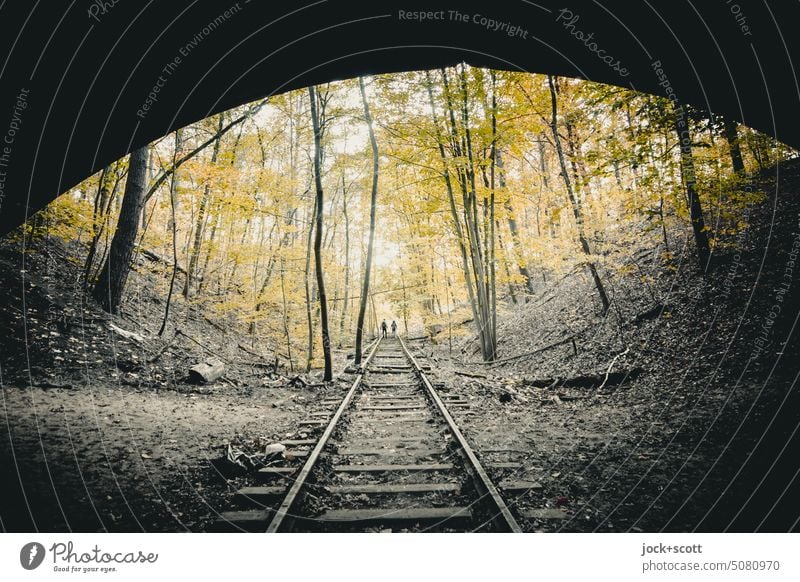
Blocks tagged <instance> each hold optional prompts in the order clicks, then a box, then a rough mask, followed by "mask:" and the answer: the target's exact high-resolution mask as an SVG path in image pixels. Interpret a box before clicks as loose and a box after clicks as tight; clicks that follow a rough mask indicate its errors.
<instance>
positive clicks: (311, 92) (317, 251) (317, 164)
mask: <svg viewBox="0 0 800 582" xmlns="http://www.w3.org/2000/svg"><path fill="white" fill-rule="evenodd" d="M308 96H309V98H310V99H311V123H312V125H313V127H314V183H315V186H316V188H317V198H316V204H315V205H314V206H315V214H316V217H315V218H316V225H315V228H316V233H315V236H314V263H315V265H316V271H317V291H318V293H319V308H320V318H321V324H322V355H323V357H324V359H325V373H324V376H323V381H325V382H330V381H331V380H333V361H332V359H331V337H330V329H329V328H328V298H327V296H326V295H325V276H324V269H323V265H322V228H323V225H324V219H325V205H324V192H323V190H322V143H321V141H322V135H321V129H320V115H319V114H318V112H317V91H316V89H315V88H314V86H313V85H311V86H309V88H308Z"/></svg>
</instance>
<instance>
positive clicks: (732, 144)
mask: <svg viewBox="0 0 800 582" xmlns="http://www.w3.org/2000/svg"><path fill="white" fill-rule="evenodd" d="M724 131H725V139H726V140H727V141H728V148H729V149H730V153H731V163H732V164H733V171H734V173H736V174H743V173H744V161H743V159H742V148H741V146H740V145H739V130H738V128H737V127H736V122H735V121H734V120H732V119H728V118H725V130H724Z"/></svg>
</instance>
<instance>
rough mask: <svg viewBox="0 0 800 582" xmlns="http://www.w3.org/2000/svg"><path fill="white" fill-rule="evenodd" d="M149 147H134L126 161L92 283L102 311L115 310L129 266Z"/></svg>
mask: <svg viewBox="0 0 800 582" xmlns="http://www.w3.org/2000/svg"><path fill="white" fill-rule="evenodd" d="M149 150H150V147H149V146H144V147H141V148H139V149H138V150H134V151H133V152H132V153H131V155H130V160H129V162H128V166H129V167H128V179H127V181H126V182H125V194H124V195H123V198H122V207H121V209H120V214H119V221H118V222H117V230H116V232H114V238H113V239H112V240H111V248H110V250H109V253H108V257H107V259H106V262H105V265H104V266H103V268H102V269H101V271H100V276H99V278H98V279H97V283H96V284H95V286H94V291H93V293H92V296H93V297H94V298H95V300H96V301H97V302H98V303H99V304H100V307H102V308H103V309H104V310H105V311H108V312H109V313H118V312H119V304H120V301H121V300H122V294H123V292H124V291H125V283H126V282H127V280H128V273H129V272H130V269H131V258H132V257H133V246H134V242H135V241H136V235H137V233H138V231H139V217H140V216H141V212H142V206H143V204H144V194H145V190H146V189H147V155H148V152H149Z"/></svg>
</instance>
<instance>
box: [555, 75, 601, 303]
mask: <svg viewBox="0 0 800 582" xmlns="http://www.w3.org/2000/svg"><path fill="white" fill-rule="evenodd" d="M547 82H548V84H549V86H550V104H551V107H552V112H553V117H552V122H551V125H550V128H551V129H552V131H553V141H554V142H555V145H556V152H557V153H558V162H559V164H560V165H561V175H562V177H563V178H564V185H565V186H566V188H567V195H568V196H569V201H570V203H571V204H572V213H573V214H574V216H575V225H576V227H577V229H578V239H579V240H580V243H581V248H582V249H583V253H584V254H585V255H586V256H587V257H589V256H590V255H591V254H592V251H591V249H590V248H589V242H588V241H587V240H586V234H585V233H584V229H583V213H582V211H581V207H580V204H579V202H578V199H577V198H576V197H575V192H574V190H573V189H572V184H571V182H570V179H569V171H568V170H567V161H566V159H565V157H564V149H563V148H562V147H561V137H560V136H559V134H558V100H557V98H556V87H555V83H554V82H553V76H552V75H547ZM586 264H587V266H588V268H589V272H590V273H591V275H592V279H593V280H594V285H595V287H597V294H598V295H599V296H600V302H601V303H602V304H603V311H602V313H603V314H604V315H605V313H606V312H607V311H608V308H609V306H610V303H609V301H608V295H606V290H605V287H603V282H602V281H601V280H600V275H599V274H598V273H597V267H595V265H594V263H593V262H592V261H591V260H588V261H587V263H586Z"/></svg>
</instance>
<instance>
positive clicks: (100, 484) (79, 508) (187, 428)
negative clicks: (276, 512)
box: [0, 386, 312, 531]
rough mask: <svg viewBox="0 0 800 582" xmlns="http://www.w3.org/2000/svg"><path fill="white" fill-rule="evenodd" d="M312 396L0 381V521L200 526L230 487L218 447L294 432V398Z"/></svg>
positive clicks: (17, 525) (44, 525)
mask: <svg viewBox="0 0 800 582" xmlns="http://www.w3.org/2000/svg"><path fill="white" fill-rule="evenodd" d="M311 396H312V394H311V393H310V392H309V391H304V390H297V389H293V390H291V391H290V390H287V389H286V388H283V387H281V388H264V389H261V390H257V391H253V392H252V393H250V394H243V393H238V394H231V392H230V390H227V391H226V392H225V393H221V392H219V391H217V392H212V393H208V394H192V393H186V394H181V393H177V392H174V391H161V392H153V391H139V390H134V389H131V388H130V387H114V388H107V387H103V388H101V387H92V386H87V387H76V388H75V389H69V390H65V389H59V388H51V389H43V388H27V389H20V388H13V387H4V389H3V410H4V416H5V420H7V421H8V423H7V424H6V423H4V424H6V427H4V428H5V429H6V430H3V431H2V436H1V437H0V465H2V466H3V467H6V471H5V477H4V486H3V489H4V494H3V503H2V510H1V511H0V515H2V516H3V520H4V522H6V523H4V526H5V527H6V528H7V529H13V530H17V531H19V530H22V531H32V530H34V529H39V530H43V531H68V530H73V531H104V530H107V531H184V530H190V531H202V530H203V529H204V527H205V526H206V525H207V524H208V523H209V522H210V521H212V520H213V519H214V518H215V517H216V515H217V513H218V512H220V511H225V510H226V509H228V505H229V497H230V494H231V493H232V492H233V490H234V489H235V486H236V480H235V479H226V478H225V477H224V476H223V475H221V474H220V473H219V472H217V471H216V470H215V468H214V465H213V464H212V460H214V459H218V458H219V457H220V456H221V454H222V450H221V446H222V445H224V444H226V443H228V442H231V441H233V442H242V441H255V440H261V441H274V440H280V439H281V438H285V436H286V435H287V434H293V433H294V430H295V427H296V423H297V421H298V420H299V419H300V418H301V417H302V415H303V407H302V400H301V399H302V398H309V397H311ZM15 466H16V467H17V471H16V474H15V471H14V467H15ZM20 481H21V482H22V483H23V484H24V491H25V497H23V496H22V495H21V494H20V491H19V488H18V486H17V485H18V482H20ZM14 493H16V495H14ZM25 498H27V500H28V502H29V503H26V500H25Z"/></svg>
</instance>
